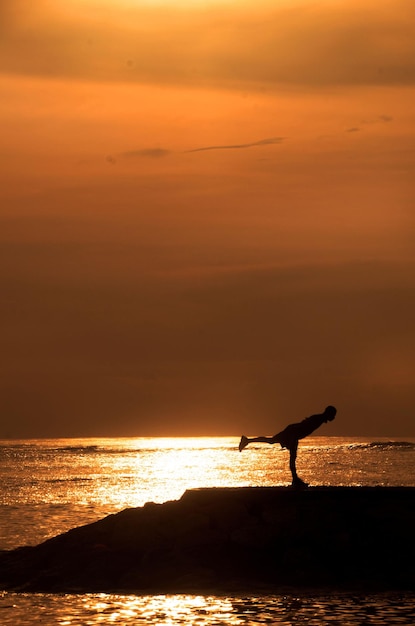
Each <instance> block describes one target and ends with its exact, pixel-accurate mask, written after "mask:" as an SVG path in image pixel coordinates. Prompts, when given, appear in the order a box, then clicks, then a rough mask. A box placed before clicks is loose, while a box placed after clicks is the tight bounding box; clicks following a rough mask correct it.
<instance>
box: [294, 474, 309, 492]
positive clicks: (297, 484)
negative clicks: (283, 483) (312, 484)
mask: <svg viewBox="0 0 415 626" xmlns="http://www.w3.org/2000/svg"><path fill="white" fill-rule="evenodd" d="M291 486H292V487H294V488H295V489H307V487H308V483H305V482H304V481H303V480H301V478H298V476H297V478H293V482H292V483H291Z"/></svg>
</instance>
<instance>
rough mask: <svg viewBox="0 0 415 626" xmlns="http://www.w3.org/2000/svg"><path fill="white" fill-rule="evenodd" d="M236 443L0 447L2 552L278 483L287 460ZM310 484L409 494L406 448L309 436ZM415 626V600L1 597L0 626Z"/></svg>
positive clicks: (305, 454)
mask: <svg viewBox="0 0 415 626" xmlns="http://www.w3.org/2000/svg"><path fill="white" fill-rule="evenodd" d="M237 444H238V440H236V439H235V438H224V437H221V438H183V439H181V438H171V439H164V438H156V439H150V438H135V439H44V440H22V441H0V549H3V550H4V549H11V548H15V547H17V546H21V545H27V544H30V545H34V544H37V543H40V542H41V541H44V540H45V539H47V538H49V537H52V536H54V535H57V534H59V533H62V532H65V531H66V530H68V529H70V528H73V527H74V526H80V525H83V524H87V523H89V522H93V521H96V520H98V519H100V518H102V517H105V516H106V515H108V514H110V513H115V512H118V511H120V510H122V509H124V508H126V507H137V506H142V505H143V504H144V503H145V502H150V501H151V502H165V501H166V500H175V499H178V498H180V496H181V495H182V494H183V492H184V491H185V490H186V489H191V488H194V487H218V486H233V487H234V486H246V485H253V486H255V485H287V484H289V482H290V474H289V470H288V452H287V451H286V450H281V449H280V448H279V446H267V445H261V444H257V445H256V446H249V447H248V448H247V449H246V450H244V451H243V452H242V453H239V452H238V450H237ZM297 468H298V473H299V475H300V476H301V477H302V478H303V479H304V480H306V481H307V482H309V483H310V484H311V485H369V486H370V485H384V486H400V485H403V486H415V440H413V439H407V440H404V441H389V440H384V439H383V440H381V439H379V440H376V441H375V440H373V439H362V438H359V439H353V438H332V437H331V438H324V437H315V438H311V437H310V438H308V439H307V440H305V441H304V442H302V443H301V444H300V448H299V455H298V461H297ZM39 623H40V624H44V625H49V624H50V625H54V624H57V625H58V624H59V625H72V624H82V625H89V624H91V625H94V624H117V625H119V624H154V625H156V624H160V625H161V624H169V625H172V624H189V625H190V624H192V625H193V624H198V625H201V626H202V625H205V624H206V625H207V624H209V625H215V624H310V625H314V624H316V625H317V624H318V625H322V624H339V625H340V624H341V625H342V626H343V625H347V624H350V625H354V624H356V625H357V624H408V625H413V624H415V595H414V594H409V593H404V594H397V593H391V594H388V593H383V594H372V595H370V594H362V595H359V594H356V593H355V594H350V593H342V592H341V590H339V592H338V593H330V594H329V595H325V594H324V593H319V592H315V591H314V592H311V591H310V592H309V593H306V594H304V593H303V592H302V593H295V592H294V591H293V592H292V593H291V592H290V593H289V594H284V595H281V594H275V595H264V596H257V595H255V596H232V597H229V596H196V595H157V596H142V595H141V596H121V595H114V594H84V595H52V594H12V593H1V592H0V624H2V625H3V624H5V625H9V624H10V625H12V624H13V625H14V626H18V625H20V624H22V625H23V624H28V625H29V624H33V625H34V624H39Z"/></svg>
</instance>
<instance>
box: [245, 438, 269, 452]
mask: <svg viewBox="0 0 415 626" xmlns="http://www.w3.org/2000/svg"><path fill="white" fill-rule="evenodd" d="M250 443H271V444H272V443H276V440H275V438H274V437H262V436H261V437H245V435H242V437H241V441H240V442H239V452H242V450H243V449H244V448H246V446H247V445H248V444H250Z"/></svg>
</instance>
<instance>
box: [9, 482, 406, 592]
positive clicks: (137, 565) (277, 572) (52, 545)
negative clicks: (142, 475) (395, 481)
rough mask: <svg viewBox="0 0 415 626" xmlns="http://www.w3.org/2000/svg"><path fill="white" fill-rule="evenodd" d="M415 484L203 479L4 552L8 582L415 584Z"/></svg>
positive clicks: (215, 587)
mask: <svg viewBox="0 0 415 626" xmlns="http://www.w3.org/2000/svg"><path fill="white" fill-rule="evenodd" d="M414 495H415V488H413V487H402V488H400V487H399V488H398V487H314V488H310V489H308V490H305V491H298V490H294V489H291V488H285V487H275V488H272V487H246V488H217V489H196V490H191V491H186V493H185V494H184V495H183V496H182V498H181V499H180V500H178V501H172V502H166V503H164V504H153V503H148V504H146V505H145V506H144V507H140V508H136V509H126V510H124V511H121V512H120V513H118V514H116V515H110V516H108V517H106V518H104V519H102V520H100V521H98V522H95V523H93V524H88V525H86V526H81V527H79V528H75V529H72V530H71V531H69V532H67V533H65V534H63V535H59V536H58V537H54V538H53V539H49V540H48V541H45V542H44V543H42V544H40V545H38V546H34V547H23V548H18V549H16V550H12V551H8V552H7V551H6V552H3V553H1V554H0V588H1V589H8V590H10V589H13V590H18V591H42V592H97V591H102V592H135V593H141V592H143V593H151V592H153V593H155V592H158V593H164V592H188V591H197V592H212V591H216V592H218V591H237V590H238V591H243V590H249V591H252V590H253V589H256V590H260V589H262V590H265V589H272V590H276V589H282V588H284V587H290V586H296V587H309V588H314V589H315V588H317V587H326V588H327V587H331V588H339V587H341V588H359V589H370V590H375V589H413V588H414V585H415V573H414V571H415V568H414V567H413V563H414V557H415V554H414V542H413V532H414V530H413V529H414V528H415V512H414Z"/></svg>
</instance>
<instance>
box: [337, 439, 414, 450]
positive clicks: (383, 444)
mask: <svg viewBox="0 0 415 626" xmlns="http://www.w3.org/2000/svg"><path fill="white" fill-rule="evenodd" d="M347 448H348V450H356V449H358V450H373V449H377V448H378V449H379V450H389V449H400V450H405V449H407V450H414V449H415V443H413V442H412V441H372V442H370V443H356V444H350V445H348V446H347Z"/></svg>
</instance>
